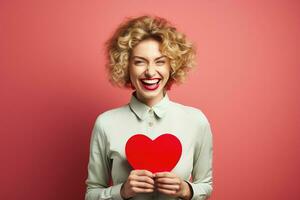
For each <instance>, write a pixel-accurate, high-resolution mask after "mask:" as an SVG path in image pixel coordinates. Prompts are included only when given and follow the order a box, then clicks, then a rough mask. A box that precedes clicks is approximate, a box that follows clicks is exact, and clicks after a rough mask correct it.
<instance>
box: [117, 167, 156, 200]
mask: <svg viewBox="0 0 300 200" xmlns="http://www.w3.org/2000/svg"><path fill="white" fill-rule="evenodd" d="M154 176H155V175H154V174H153V173H152V172H150V171H148V170H132V171H131V172H130V174H129V176H128V178H127V181H126V182H125V183H124V184H123V185H122V189H121V196H122V198H124V199H128V198H131V197H134V196H135V195H136V194H138V193H151V192H153V191H154Z"/></svg>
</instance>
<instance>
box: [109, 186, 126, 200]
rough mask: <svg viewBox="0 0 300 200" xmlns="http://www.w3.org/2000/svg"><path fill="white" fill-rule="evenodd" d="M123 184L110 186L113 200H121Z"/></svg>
mask: <svg viewBox="0 0 300 200" xmlns="http://www.w3.org/2000/svg"><path fill="white" fill-rule="evenodd" d="M122 184H123V183H120V184H117V185H113V186H111V187H112V188H111V197H112V199H113V200H123V198H122V196H121V187H122Z"/></svg>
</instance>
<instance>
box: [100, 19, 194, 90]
mask: <svg viewBox="0 0 300 200" xmlns="http://www.w3.org/2000/svg"><path fill="white" fill-rule="evenodd" d="M149 38H152V39H155V40H156V41H158V42H160V44H161V45H160V51H161V53H162V54H163V55H165V56H167V57H168V58H169V60H170V67H171V74H170V78H169V80H168V83H167V89H170V87H171V85H172V84H173V83H182V82H183V81H184V80H185V78H186V75H187V71H188V70H189V69H191V68H192V67H194V66H195V52H196V51H195V47H194V45H193V44H192V43H191V42H189V41H187V39H186V36H185V35H184V34H183V33H180V32H178V31H177V29H176V28H175V27H174V26H172V25H171V24H170V23H169V22H168V21H167V20H166V19H164V18H161V17H157V16H154V17H152V16H141V17H137V18H128V19H127V20H126V21H125V22H124V23H122V24H121V25H120V26H119V27H118V28H117V30H116V31H115V33H114V34H113V36H112V37H111V38H110V39H109V40H107V42H106V43H105V46H106V53H107V63H106V68H107V70H108V74H109V80H110V82H111V83H112V84H113V85H117V86H120V87H130V86H131V82H130V78H129V72H128V71H129V70H128V65H129V62H130V55H131V52H132V49H133V48H134V47H135V46H136V45H137V44H138V43H139V42H141V41H142V40H145V39H149Z"/></svg>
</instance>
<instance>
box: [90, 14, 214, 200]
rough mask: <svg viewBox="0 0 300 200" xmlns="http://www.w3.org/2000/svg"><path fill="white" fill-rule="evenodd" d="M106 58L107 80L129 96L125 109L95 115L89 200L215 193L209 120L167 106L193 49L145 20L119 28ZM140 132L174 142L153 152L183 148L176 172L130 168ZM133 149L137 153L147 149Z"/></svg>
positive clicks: (158, 21) (169, 29) (160, 22)
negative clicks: (128, 89) (130, 150)
mask: <svg viewBox="0 0 300 200" xmlns="http://www.w3.org/2000/svg"><path fill="white" fill-rule="evenodd" d="M107 53H108V64H107V68H108V71H109V75H110V81H111V82H112V83H113V84H115V85H118V86H121V87H131V88H132V89H133V90H134V91H133V93H132V96H131V100H130V102H129V104H127V105H125V106H122V107H119V108H116V109H112V110H109V111H106V112H104V113H102V114H100V115H99V116H98V118H97V120H96V122H95V126H94V129H93V133H92V137H91V145H90V159H89V166H88V178H87V180H86V184H87V191H86V200H99V199H143V200H146V199H193V200H194V199H195V200H196V199H206V198H208V197H209V196H210V194H211V192H212V134H211V129H210V125H209V122H208V120H207V119H206V117H205V115H204V114H203V113H202V112H201V111H200V110H198V109H196V108H193V107H188V106H184V105H182V104H179V103H175V102H172V101H171V100H170V99H169V98H168V95H167V90H169V89H170V88H171V86H172V84H174V83H179V82H182V81H183V80H184V78H185V77H186V74H187V71H188V69H189V68H191V67H192V66H193V63H194V55H195V50H194V47H193V45H191V43H189V42H188V41H187V40H186V37H185V36H184V35H183V34H182V33H180V32H178V31H177V30H176V28H175V27H173V26H172V25H171V24H170V23H169V22H167V21H166V20H165V19H163V18H159V17H151V16H142V17H138V18H133V19H129V20H127V21H126V22H125V23H123V24H122V25H120V27H119V28H118V29H117V30H116V32H115V34H114V35H113V36H112V38H111V39H110V40H108V42H107ZM166 133H167V134H166ZM138 134H141V135H145V136H147V137H148V138H150V140H153V141H154V140H156V138H158V137H160V136H162V135H164V136H165V135H167V136H172V137H173V138H176V140H178V141H179V144H180V145H179V146H176V147H175V146H174V147H173V146H172V145H173V142H172V144H170V145H169V146H168V145H167V146H162V147H159V148H158V149H162V150H161V152H162V153H165V152H169V154H170V156H171V154H173V151H177V150H178V149H180V153H181V154H180V156H179V157H178V159H177V160H176V163H175V166H174V167H173V168H172V169H170V170H169V171H160V170H157V171H154V170H152V171H151V170H149V169H146V167H145V169H140V168H133V167H132V166H133V164H132V163H130V162H128V160H127V158H128V154H127V145H128V142H129V140H130V139H131V138H133V137H134V136H136V135H138ZM138 148H139V149H137V151H136V152H137V154H138V153H139V152H140V151H144V150H143V148H141V147H138ZM156 150H157V149H155V151H156ZM125 151H126V152H125ZM157 151H159V150H157ZM132 156H133V157H138V156H137V155H132ZM147 156H150V155H143V158H140V157H139V158H137V159H147ZM155 156H156V155H155ZM159 156H160V155H157V157H158V159H161V158H159ZM164 162H165V164H168V162H169V161H167V160H164V161H163V162H161V163H164ZM138 164H139V163H138ZM110 182H112V183H111V184H110Z"/></svg>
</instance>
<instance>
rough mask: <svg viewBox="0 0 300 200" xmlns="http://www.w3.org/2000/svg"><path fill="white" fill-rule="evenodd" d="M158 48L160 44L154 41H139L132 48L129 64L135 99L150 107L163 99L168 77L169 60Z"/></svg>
mask: <svg viewBox="0 0 300 200" xmlns="http://www.w3.org/2000/svg"><path fill="white" fill-rule="evenodd" d="M159 47H160V43H159V42H158V41H156V40H154V39H146V40H143V41H141V42H140V43H139V44H138V45H137V46H135V47H134V48H133V51H132V54H131V57H130V63H129V76H130V80H131V83H132V85H133V86H134V88H135V89H136V94H137V98H138V99H139V100H140V101H142V102H144V103H145V104H147V105H148V106H150V107H151V106H153V105H155V104H156V103H157V102H159V101H160V100H161V99H162V98H163V96H164V90H165V86H166V83H167V82H168V79H169V77H170V63H169V59H168V58H167V57H166V56H164V55H162V54H161V52H160V50H159Z"/></svg>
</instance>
